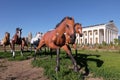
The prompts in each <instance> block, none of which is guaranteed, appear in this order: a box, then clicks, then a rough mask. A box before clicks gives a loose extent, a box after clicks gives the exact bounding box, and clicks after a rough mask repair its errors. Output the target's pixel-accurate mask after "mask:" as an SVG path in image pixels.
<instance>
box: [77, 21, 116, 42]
mask: <svg viewBox="0 0 120 80" xmlns="http://www.w3.org/2000/svg"><path fill="white" fill-rule="evenodd" d="M82 33H83V36H82V37H79V35H78V34H77V37H76V43H78V44H96V43H98V44H101V43H102V42H103V41H104V42H106V43H107V44H109V43H110V42H114V39H115V38H117V39H118V28H117V27H116V26H115V24H114V22H113V21H109V22H108V23H105V24H97V25H92V26H86V27H83V29H82Z"/></svg>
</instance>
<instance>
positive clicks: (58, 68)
mask: <svg viewBox="0 0 120 80" xmlns="http://www.w3.org/2000/svg"><path fill="white" fill-rule="evenodd" d="M49 47H50V48H51V49H56V50H57V58H56V63H57V65H56V68H55V71H56V72H58V71H60V58H59V54H60V47H58V46H56V45H55V44H54V43H53V42H52V43H51V44H49Z"/></svg>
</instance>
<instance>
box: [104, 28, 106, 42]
mask: <svg viewBox="0 0 120 80" xmlns="http://www.w3.org/2000/svg"><path fill="white" fill-rule="evenodd" d="M104 42H106V28H104Z"/></svg>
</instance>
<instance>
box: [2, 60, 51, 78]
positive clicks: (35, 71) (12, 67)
mask: <svg viewBox="0 0 120 80" xmlns="http://www.w3.org/2000/svg"><path fill="white" fill-rule="evenodd" d="M31 61H32V59H29V60H25V61H8V60H7V59H0V80H49V79H48V78H47V77H45V76H44V75H43V73H44V69H43V68H36V67H32V65H31Z"/></svg>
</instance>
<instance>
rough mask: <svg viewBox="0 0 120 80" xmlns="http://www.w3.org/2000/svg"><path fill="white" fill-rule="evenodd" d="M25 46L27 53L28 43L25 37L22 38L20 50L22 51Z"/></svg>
mask: <svg viewBox="0 0 120 80" xmlns="http://www.w3.org/2000/svg"><path fill="white" fill-rule="evenodd" d="M25 46H26V47H27V51H28V42H27V40H26V38H25V37H22V50H24V47H25Z"/></svg>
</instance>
